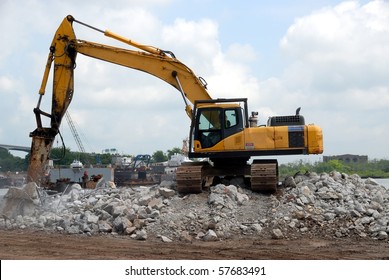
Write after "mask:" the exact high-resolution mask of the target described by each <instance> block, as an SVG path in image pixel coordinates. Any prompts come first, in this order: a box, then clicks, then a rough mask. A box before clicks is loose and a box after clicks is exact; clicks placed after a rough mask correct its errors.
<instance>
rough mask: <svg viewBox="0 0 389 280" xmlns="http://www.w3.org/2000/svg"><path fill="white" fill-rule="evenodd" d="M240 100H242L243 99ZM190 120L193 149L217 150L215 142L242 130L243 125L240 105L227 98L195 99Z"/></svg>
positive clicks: (218, 142) (217, 142) (234, 100)
mask: <svg viewBox="0 0 389 280" xmlns="http://www.w3.org/2000/svg"><path fill="white" fill-rule="evenodd" d="M236 101H237V100H236V99H233V100H232V102H236ZM241 101H243V102H244V99H242V100H241ZM192 120H193V122H192V132H193V149H194V151H199V150H203V149H215V150H217V149H218V147H217V146H216V145H217V144H219V145H220V142H221V141H222V140H223V139H225V138H226V137H229V136H231V135H233V134H235V133H238V132H241V131H243V129H244V126H245V121H244V119H243V112H242V108H241V106H240V105H239V104H237V103H231V100H228V99H223V100H220V99H216V100H211V101H210V100H206V101H196V104H195V110H194V117H193V118H192ZM220 148H222V147H220ZM222 149H224V147H223V148H222Z"/></svg>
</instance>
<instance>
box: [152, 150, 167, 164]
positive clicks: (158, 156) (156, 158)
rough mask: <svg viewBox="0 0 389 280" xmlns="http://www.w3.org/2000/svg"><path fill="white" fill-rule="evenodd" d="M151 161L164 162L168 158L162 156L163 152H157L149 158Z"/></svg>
mask: <svg viewBox="0 0 389 280" xmlns="http://www.w3.org/2000/svg"><path fill="white" fill-rule="evenodd" d="M151 159H152V161H153V162H164V161H167V160H168V157H167V155H165V154H164V152H163V151H161V150H158V151H156V152H154V154H153V155H152V156H151Z"/></svg>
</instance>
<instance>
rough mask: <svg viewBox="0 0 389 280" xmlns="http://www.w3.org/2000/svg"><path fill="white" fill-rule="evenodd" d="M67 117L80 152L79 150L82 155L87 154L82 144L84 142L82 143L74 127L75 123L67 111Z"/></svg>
mask: <svg viewBox="0 0 389 280" xmlns="http://www.w3.org/2000/svg"><path fill="white" fill-rule="evenodd" d="M65 117H66V121H67V122H68V124H69V127H70V130H71V131H72V134H73V137H74V140H75V141H76V144H77V147H78V150H79V151H80V152H81V153H85V148H84V145H83V144H82V141H81V138H80V136H79V135H78V132H77V129H76V126H75V125H74V122H73V120H72V118H71V117H70V114H69V111H66V113H65Z"/></svg>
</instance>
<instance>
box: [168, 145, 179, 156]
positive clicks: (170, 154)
mask: <svg viewBox="0 0 389 280" xmlns="http://www.w3.org/2000/svg"><path fill="white" fill-rule="evenodd" d="M174 154H181V149H180V148H178V147H174V148H173V149H171V150H167V157H168V158H171V156H172V155H174Z"/></svg>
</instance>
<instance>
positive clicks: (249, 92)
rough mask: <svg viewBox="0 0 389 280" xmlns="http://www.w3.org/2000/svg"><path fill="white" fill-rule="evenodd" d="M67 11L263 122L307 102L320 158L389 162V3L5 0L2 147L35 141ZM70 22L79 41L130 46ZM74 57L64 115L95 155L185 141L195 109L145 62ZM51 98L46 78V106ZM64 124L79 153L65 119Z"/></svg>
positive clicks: (1, 6) (0, 6)
mask: <svg viewBox="0 0 389 280" xmlns="http://www.w3.org/2000/svg"><path fill="white" fill-rule="evenodd" d="M68 14H71V15H73V16H74V17H75V18H76V19H78V20H80V21H83V22H86V23H88V24H90V25H93V26H95V27H98V28H100V29H103V30H105V29H109V30H111V31H114V32H115V33H118V34H121V35H123V36H125V37H128V38H131V39H133V40H135V41H137V42H140V43H144V44H149V45H154V46H156V47H159V48H161V49H165V50H171V51H173V52H174V53H175V55H176V57H177V58H178V59H179V60H180V61H182V62H183V63H185V64H186V65H188V66H189V67H190V68H191V69H192V70H193V71H194V72H195V73H196V74H197V75H198V76H201V77H203V78H204V79H205V80H206V81H207V83H208V90H209V93H210V94H211V96H212V97H214V98H222V97H247V98H248V99H249V110H250V111H258V112H259V116H260V123H266V121H267V118H268V117H269V116H273V115H277V114H278V115H286V114H293V113H294V112H295V110H296V108H297V107H301V108H302V109H301V114H302V115H304V117H305V120H306V122H307V123H315V124H318V125H320V126H321V127H322V128H323V132H324V154H323V155H337V154H346V153H351V154H362V155H368V156H369V158H371V159H372V158H377V159H381V158H385V159H389V146H388V139H389V125H388V120H389V2H388V1H378V0H377V1H335V0H327V1H325V0H316V1H309V0H292V1H286V0H274V1H256V0H247V1H246V0H242V1H232V0H231V1H230V0H227V1H226V0H214V1H211V0H192V1H190V0H116V1H102V0H93V1H89V0H85V1H79V0H68V1H59V0H58V1H54V0H52V1H51V0H2V1H1V2H0V25H1V26H2V29H3V31H2V32H1V33H0V41H1V43H2V49H1V51H0V100H1V102H0V119H1V126H0V144H8V145H11V144H13V145H20V146H30V145H31V139H30V138H29V132H30V131H33V130H34V129H35V127H36V123H35V118H34V114H33V112H32V109H33V108H34V107H35V106H36V104H37V101H38V90H39V87H40V83H41V79H42V75H43V71H44V67H45V63H46V58H47V54H48V52H49V49H48V48H49V46H50V43H51V40H52V36H53V34H54V32H55V30H56V29H57V27H58V25H59V24H60V22H61V21H62V19H63V18H64V17H65V16H66V15H68ZM74 27H75V31H76V35H77V37H78V38H79V39H85V40H90V41H95V42H99V43H105V44H109V45H113V46H118V47H126V46H125V45H124V44H122V43H118V42H116V41H114V40H112V39H110V38H106V37H104V36H103V35H102V34H100V33H97V32H95V31H92V30H90V29H87V28H85V27H82V26H80V25H75V26H74ZM77 59H78V60H77V68H76V70H75V96H74V98H73V101H72V104H71V105H70V108H69V112H70V115H71V116H72V118H73V121H74V122H75V125H76V127H77V130H78V133H79V134H80V135H81V139H82V141H83V144H84V146H85V148H86V150H87V151H88V152H101V151H102V150H104V149H107V148H110V149H111V148H114V149H117V150H118V151H119V152H120V153H125V154H134V155H135V154H143V153H150V154H151V153H153V152H154V151H156V150H162V151H167V150H168V149H171V148H173V147H181V145H182V140H183V139H184V138H186V137H187V135H188V131H189V118H188V117H187V116H186V114H185V111H184V103H183V101H182V99H181V96H180V94H179V92H178V91H176V90H175V89H174V88H172V87H171V86H169V85H167V84H165V83H164V82H162V81H160V80H159V79H156V78H155V77H153V76H150V75H147V74H145V73H142V72H139V71H135V70H132V69H127V68H123V67H121V66H117V65H112V64H108V63H105V62H101V61H98V60H94V59H91V58H87V57H84V56H82V55H79V56H78V58H77ZM50 102H51V86H50V85H48V87H47V89H46V95H45V96H44V104H43V109H46V110H47V111H49V110H50V109H49V108H50ZM61 132H62V135H63V137H64V140H65V145H66V146H67V147H69V148H71V149H72V150H75V151H76V150H77V145H76V143H75V141H74V139H73V136H72V134H71V132H70V129H69V127H68V124H67V123H66V120H64V121H63V123H62V129H61ZM60 145H61V143H60V142H59V141H56V143H55V144H54V146H55V147H57V146H60ZM320 157H321V156H305V157H303V159H319V160H320ZM288 159H292V158H288ZM282 160H285V159H282Z"/></svg>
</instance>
